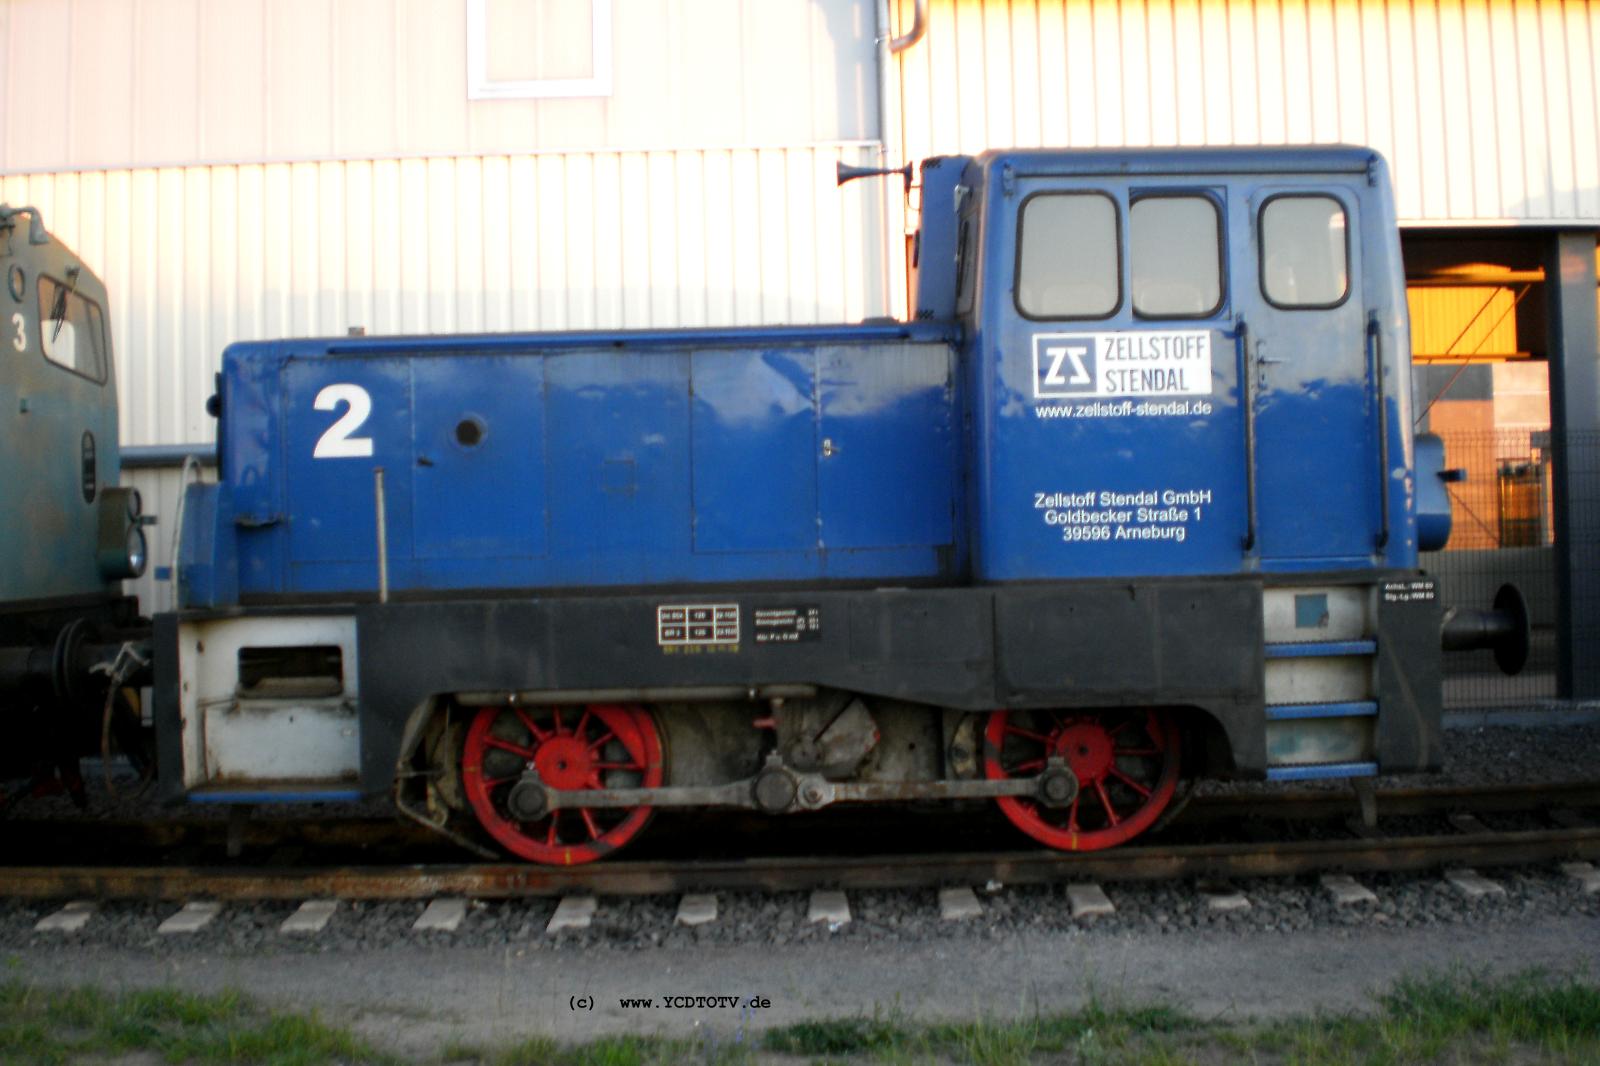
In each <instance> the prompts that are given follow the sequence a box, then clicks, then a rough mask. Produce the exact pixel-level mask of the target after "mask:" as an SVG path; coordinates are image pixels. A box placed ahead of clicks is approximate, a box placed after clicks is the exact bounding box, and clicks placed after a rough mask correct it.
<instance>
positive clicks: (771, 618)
mask: <svg viewBox="0 0 1600 1066" xmlns="http://www.w3.org/2000/svg"><path fill="white" fill-rule="evenodd" d="M751 619H752V621H751V625H752V627H753V628H754V630H755V638H754V639H755V642H756V643H757V644H798V643H800V642H801V641H802V640H808V641H809V640H821V639H822V608H821V607H813V606H809V605H807V606H805V607H757V608H756V609H755V610H754V611H753V612H752V614H751Z"/></svg>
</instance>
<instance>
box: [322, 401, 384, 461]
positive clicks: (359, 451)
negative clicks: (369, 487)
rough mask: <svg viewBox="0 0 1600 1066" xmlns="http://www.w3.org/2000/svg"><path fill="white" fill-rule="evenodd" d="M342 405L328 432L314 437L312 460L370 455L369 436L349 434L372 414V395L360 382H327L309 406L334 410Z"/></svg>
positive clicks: (358, 457) (363, 457)
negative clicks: (327, 384)
mask: <svg viewBox="0 0 1600 1066" xmlns="http://www.w3.org/2000/svg"><path fill="white" fill-rule="evenodd" d="M341 403H342V404H344V405H345V412H344V414H342V415H340V416H339V419H338V420H337V421H336V422H334V424H333V425H331V426H329V427H328V431H327V432H326V433H324V434H323V435H322V436H321V437H319V438H317V446H316V447H315V448H313V449H312V451H311V458H313V459H365V458H368V457H369V456H371V455H372V438H371V437H356V436H352V434H353V433H355V431H356V430H358V429H360V428H361V426H362V424H363V423H365V422H366V420H367V416H368V415H370V414H371V413H372V397H371V396H370V395H368V394H367V390H366V389H363V388H362V387H361V386H360V385H345V384H341V385H329V386H328V387H327V388H325V389H323V390H322V391H321V392H319V393H317V398H316V399H315V400H313V401H312V403H311V406H312V407H315V408H316V409H317V410H318V411H336V410H338V408H339V405H340V404H341Z"/></svg>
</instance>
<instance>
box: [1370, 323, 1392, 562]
mask: <svg viewBox="0 0 1600 1066" xmlns="http://www.w3.org/2000/svg"><path fill="white" fill-rule="evenodd" d="M1367 365H1368V366H1369V367H1370V368H1371V371H1372V389H1373V393H1374V394H1375V395H1376V397H1377V401H1378V508H1379V515H1380V516H1381V520H1382V526H1381V528H1380V529H1379V531H1378V548H1379V549H1380V550H1381V549H1383V548H1385V547H1387V546H1388V544H1389V405H1388V402H1387V397H1386V396H1385V394H1384V388H1383V333H1382V331H1381V330H1380V329H1379V326H1378V316H1377V315H1372V316H1370V317H1369V318H1368V319H1367Z"/></svg>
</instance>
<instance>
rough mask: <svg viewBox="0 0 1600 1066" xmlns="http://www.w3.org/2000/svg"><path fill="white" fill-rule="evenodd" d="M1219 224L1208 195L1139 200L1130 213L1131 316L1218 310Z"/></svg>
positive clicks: (1200, 315)
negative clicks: (1132, 314)
mask: <svg viewBox="0 0 1600 1066" xmlns="http://www.w3.org/2000/svg"><path fill="white" fill-rule="evenodd" d="M1220 231H1221V221H1220V216H1219V214H1218V211H1217V205H1216V202H1215V201H1214V200H1212V199H1211V198H1210V197H1208V196H1192V195H1189V196H1177V195H1171V194H1162V195H1158V196H1143V197H1140V198H1139V199H1137V200H1135V201H1134V202H1133V207H1132V208H1131V209H1130V210H1129V213H1128V238H1129V241H1128V259H1129V266H1130V268H1131V274H1132V278H1133V313H1134V314H1136V315H1138V316H1139V317H1141V318H1204V317H1206V316H1208V315H1212V314H1215V313H1216V312H1217V310H1218V309H1220V308H1221V307H1222V240H1221V233H1220Z"/></svg>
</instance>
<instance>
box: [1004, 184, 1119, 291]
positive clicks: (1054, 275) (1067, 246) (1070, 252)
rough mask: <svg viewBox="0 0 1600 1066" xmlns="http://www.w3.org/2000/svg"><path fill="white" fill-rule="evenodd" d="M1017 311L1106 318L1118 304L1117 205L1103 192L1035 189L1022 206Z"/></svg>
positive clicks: (1018, 246)
mask: <svg viewBox="0 0 1600 1066" xmlns="http://www.w3.org/2000/svg"><path fill="white" fill-rule="evenodd" d="M1019 225H1020V227H1021V232H1020V233H1019V234H1018V240H1017V295H1016V299H1017V310H1019V311H1021V312H1022V313H1023V314H1024V315H1026V316H1027V317H1029V318H1105V317H1107V316H1109V315H1111V314H1112V313H1114V312H1115V311H1116V309H1117V308H1118V307H1119V306H1120V305H1121V304H1122V283H1121V277H1122V264H1121V259H1120V253H1119V249H1118V245H1119V243H1120V242H1119V240H1118V236H1119V235H1118V232H1117V228H1118V227H1117V205H1116V204H1115V203H1114V202H1113V201H1112V199H1111V197H1109V196H1107V195H1105V194H1104V193H1098V192H1090V193H1040V194H1038V195H1036V196H1031V197H1029V198H1028V199H1027V200H1026V201H1025V202H1024V203H1023V205H1022V216H1021V220H1020V222H1019Z"/></svg>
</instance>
